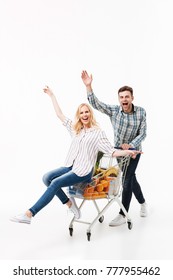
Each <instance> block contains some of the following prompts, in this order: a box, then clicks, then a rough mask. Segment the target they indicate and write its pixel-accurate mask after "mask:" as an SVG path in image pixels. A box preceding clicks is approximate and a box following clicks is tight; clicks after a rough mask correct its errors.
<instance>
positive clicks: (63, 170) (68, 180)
mask: <svg viewBox="0 0 173 280" xmlns="http://www.w3.org/2000/svg"><path fill="white" fill-rule="evenodd" d="M71 169H72V167H60V168H58V169H55V170H52V171H50V172H48V173H46V174H45V175H44V176H43V182H44V184H45V185H46V186H47V190H46V191H45V192H44V194H43V195H42V196H41V197H40V199H39V200H38V201H37V202H36V203H35V204H34V205H33V206H32V207H31V208H30V209H29V210H30V211H31V213H32V215H33V216H35V215H36V214H37V213H38V212H39V211H40V210H41V209H42V208H43V207H45V206H46V205H47V204H48V203H49V202H50V201H51V200H52V199H53V197H54V196H55V195H56V196H57V197H58V198H59V199H60V200H61V202H62V203H63V204H65V203H67V202H68V201H69V198H68V196H67V195H66V194H65V192H64V191H63V190H62V188H63V187H67V186H71V185H74V184H77V183H81V182H89V181H90V180H91V177H92V173H93V170H92V171H91V172H90V173H89V174H87V175H86V176H83V177H79V176H77V175H76V174H75V173H74V172H72V171H71Z"/></svg>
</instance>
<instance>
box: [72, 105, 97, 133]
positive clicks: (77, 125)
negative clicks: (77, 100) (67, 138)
mask: <svg viewBox="0 0 173 280" xmlns="http://www.w3.org/2000/svg"><path fill="white" fill-rule="evenodd" d="M83 106H86V107H87V108H88V110H89V112H90V123H89V127H92V126H96V127H98V124H97V122H96V119H95V117H94V113H93V110H92V108H91V106H90V105H89V104H87V103H82V104H80V105H79V107H78V108H77V111H76V114H75V120H74V124H73V129H74V131H75V132H76V134H78V133H79V132H80V131H81V129H82V127H83V124H82V122H81V120H80V112H81V108H82V107H83Z"/></svg>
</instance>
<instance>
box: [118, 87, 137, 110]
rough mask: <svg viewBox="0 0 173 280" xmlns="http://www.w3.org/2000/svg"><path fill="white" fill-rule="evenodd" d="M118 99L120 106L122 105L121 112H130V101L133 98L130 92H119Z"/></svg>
mask: <svg viewBox="0 0 173 280" xmlns="http://www.w3.org/2000/svg"><path fill="white" fill-rule="evenodd" d="M118 99H119V102H120V106H121V107H122V110H123V112H124V113H131V112H132V102H133V99H134V97H133V95H132V94H131V92H130V91H128V90H125V91H122V92H119V94H118Z"/></svg>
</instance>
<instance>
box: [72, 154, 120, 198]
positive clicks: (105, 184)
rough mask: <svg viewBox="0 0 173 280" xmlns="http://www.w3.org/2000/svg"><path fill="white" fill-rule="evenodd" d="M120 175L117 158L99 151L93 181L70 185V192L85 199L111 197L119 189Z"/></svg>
mask: <svg viewBox="0 0 173 280" xmlns="http://www.w3.org/2000/svg"><path fill="white" fill-rule="evenodd" d="M120 177H121V170H120V168H119V165H118V162H117V159H116V158H112V157H110V156H107V155H105V154H103V153H101V152H99V154H98V157H97V162H96V165H95V169H94V172H93V177H92V179H91V182H89V183H80V184H76V185H74V186H72V187H70V188H69V194H70V195H74V196H78V197H81V198H84V199H100V198H106V197H111V196H114V195H116V194H117V193H118V191H119V185H120Z"/></svg>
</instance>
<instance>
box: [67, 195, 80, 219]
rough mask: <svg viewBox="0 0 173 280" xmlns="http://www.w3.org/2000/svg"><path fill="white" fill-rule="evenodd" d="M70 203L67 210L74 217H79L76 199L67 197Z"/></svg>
mask: <svg viewBox="0 0 173 280" xmlns="http://www.w3.org/2000/svg"><path fill="white" fill-rule="evenodd" d="M69 199H70V201H71V203H72V205H71V206H70V208H69V210H70V211H71V212H72V213H73V214H74V216H75V218H76V219H79V218H80V216H81V213H80V209H79V208H78V206H77V204H76V201H75V199H74V198H73V197H70V198H69Z"/></svg>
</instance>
